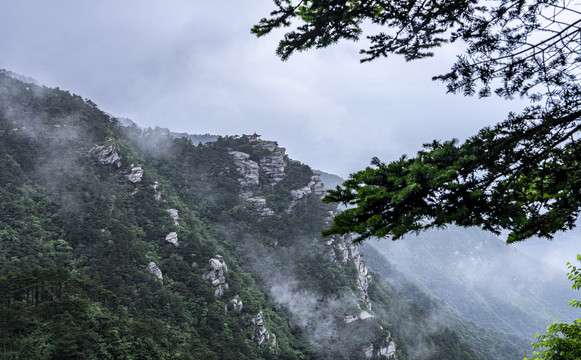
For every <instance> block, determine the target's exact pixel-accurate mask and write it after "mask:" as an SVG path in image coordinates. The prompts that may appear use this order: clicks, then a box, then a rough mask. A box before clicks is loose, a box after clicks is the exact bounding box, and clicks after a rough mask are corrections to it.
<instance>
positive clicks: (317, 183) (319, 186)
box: [311, 174, 327, 197]
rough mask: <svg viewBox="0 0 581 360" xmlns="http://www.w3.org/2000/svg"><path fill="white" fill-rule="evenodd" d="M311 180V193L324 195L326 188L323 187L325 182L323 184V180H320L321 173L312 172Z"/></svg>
mask: <svg viewBox="0 0 581 360" xmlns="http://www.w3.org/2000/svg"><path fill="white" fill-rule="evenodd" d="M311 182H313V185H311V190H312V191H313V194H315V195H317V196H321V197H322V196H324V195H325V193H326V192H327V188H325V184H323V181H322V180H321V175H319V174H313V176H312V177H311Z"/></svg>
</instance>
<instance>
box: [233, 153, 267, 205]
mask: <svg viewBox="0 0 581 360" xmlns="http://www.w3.org/2000/svg"><path fill="white" fill-rule="evenodd" d="M228 154H230V155H231V156H232V157H233V158H234V164H235V165H236V167H237V168H238V171H240V174H242V177H241V178H240V179H238V182H240V185H241V186H242V190H243V191H248V190H249V189H253V188H254V187H256V186H258V183H259V175H258V170H259V166H258V163H256V161H253V160H250V155H249V154H246V153H243V152H241V151H229V152H228ZM250 196H252V193H251V194H250Z"/></svg>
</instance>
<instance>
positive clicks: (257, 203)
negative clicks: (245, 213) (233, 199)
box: [246, 197, 274, 217]
mask: <svg viewBox="0 0 581 360" xmlns="http://www.w3.org/2000/svg"><path fill="white" fill-rule="evenodd" d="M246 201H248V202H249V203H251V204H252V206H254V208H255V209H256V210H258V212H259V213H260V217H267V216H272V215H274V211H273V210H272V209H271V208H268V207H266V199H264V198H260V197H251V198H248V199H246Z"/></svg>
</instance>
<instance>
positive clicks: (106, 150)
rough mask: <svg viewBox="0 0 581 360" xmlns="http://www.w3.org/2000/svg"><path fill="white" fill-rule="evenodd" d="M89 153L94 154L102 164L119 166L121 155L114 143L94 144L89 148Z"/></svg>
mask: <svg viewBox="0 0 581 360" xmlns="http://www.w3.org/2000/svg"><path fill="white" fill-rule="evenodd" d="M89 154H92V155H95V157H97V160H99V162H100V163H101V164H103V165H111V166H113V167H115V168H120V167H121V155H119V153H117V150H116V147H115V144H110V145H96V146H94V147H93V148H91V150H89Z"/></svg>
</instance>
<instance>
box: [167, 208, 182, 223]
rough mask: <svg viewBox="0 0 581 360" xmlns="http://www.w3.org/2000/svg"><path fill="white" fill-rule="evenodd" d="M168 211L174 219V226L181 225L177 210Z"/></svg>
mask: <svg viewBox="0 0 581 360" xmlns="http://www.w3.org/2000/svg"><path fill="white" fill-rule="evenodd" d="M166 211H167V212H168V213H169V216H171V217H172V219H173V223H174V225H175V226H178V225H179V224H180V223H179V222H178V220H179V219H180V215H179V212H178V211H177V210H176V209H167V210H166Z"/></svg>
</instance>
